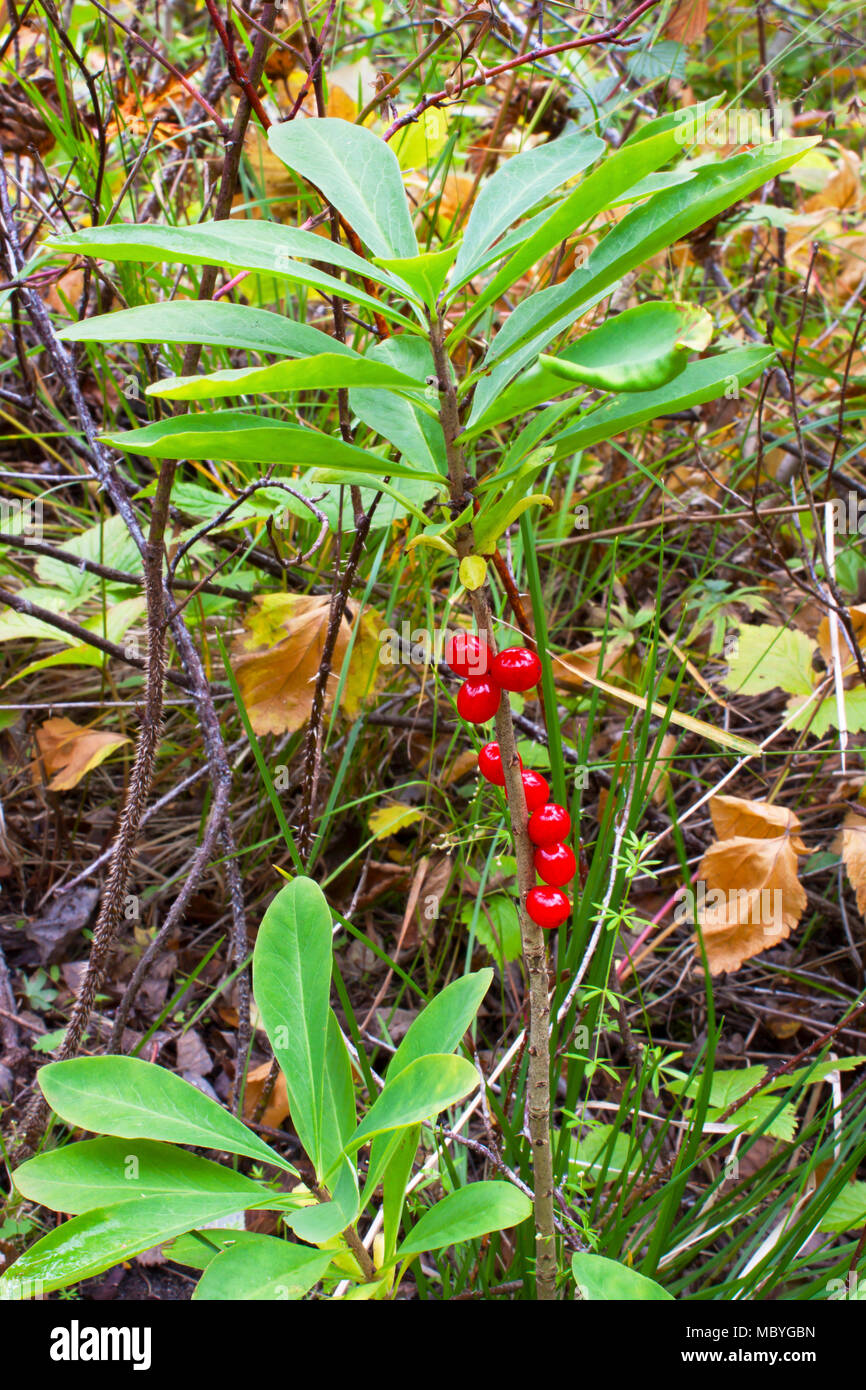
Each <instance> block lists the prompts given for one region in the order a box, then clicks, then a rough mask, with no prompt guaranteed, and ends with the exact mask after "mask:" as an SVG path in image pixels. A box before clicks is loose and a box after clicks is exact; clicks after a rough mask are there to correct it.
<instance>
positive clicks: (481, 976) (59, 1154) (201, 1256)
mask: <svg viewBox="0 0 866 1390" xmlns="http://www.w3.org/2000/svg"><path fill="white" fill-rule="evenodd" d="M331 933H332V921H331V914H330V911H329V909H328V906H327V903H326V901H325V898H324V895H323V894H322V892H321V890H320V889H319V888H318V887H317V885H316V884H315V883H313V882H312V881H311V880H310V879H307V878H303V877H299V878H296V879H293V880H292V881H291V882H290V883H288V884H287V885H286V887H285V888H283V889H282V890H281V891H280V893H279V894H278V895H277V897H276V898H275V899H274V901H273V903H272V904H271V906H270V907H269V908H268V911H267V912H266V914H265V917H264V919H263V921H262V924H261V927H260V929H259V934H258V938H257V941H256V948H255V955H254V959H253V976H254V987H255V995H256V1001H257V1004H258V1007H259V1010H260V1012H261V1016H262V1019H263V1021H264V1023H265V1026H266V1028H267V1031H268V1036H269V1038H270V1041H271V1044H272V1046H273V1049H274V1055H275V1056H276V1058H277V1059H278V1061H279V1064H280V1067H281V1068H282V1070H283V1073H284V1075H285V1078H286V1085H287V1088H288V1094H289V1101H290V1105H291V1115H292V1123H293V1125H294V1128H295V1132H296V1133H297V1135H298V1138H299V1139H300V1141H301V1143H302V1145H303V1148H304V1151H305V1153H306V1155H307V1158H308V1159H309V1161H310V1164H311V1165H312V1168H313V1171H314V1173H315V1180H314V1182H312V1183H302V1182H300V1181H297V1182H296V1183H295V1185H294V1186H293V1187H292V1189H291V1190H290V1191H287V1192H286V1191H281V1190H279V1189H278V1188H275V1187H274V1186H272V1185H269V1184H268V1182H267V1181H265V1180H263V1179H262V1178H260V1177H255V1176H247V1175H246V1174H245V1173H242V1172H240V1171H239V1169H238V1168H237V1167H228V1166H226V1165H224V1164H221V1163H217V1162H215V1161H214V1160H212V1159H209V1158H203V1157H201V1156H199V1155H198V1154H195V1153H191V1152H189V1151H188V1149H187V1148H181V1147H178V1146H179V1145H189V1146H192V1147H195V1148H204V1149H215V1150H219V1151H221V1152H224V1153H229V1154H234V1155H236V1156H237V1157H238V1158H244V1159H248V1160H252V1161H253V1162H254V1163H255V1164H256V1165H266V1166H267V1168H268V1169H269V1170H274V1169H275V1170H277V1172H278V1173H280V1174H282V1175H283V1177H285V1176H286V1175H288V1176H289V1177H291V1178H294V1179H297V1178H298V1173H297V1170H296V1169H295V1167H294V1166H293V1165H292V1164H291V1163H289V1162H288V1161H287V1160H286V1159H285V1158H283V1157H282V1156H281V1155H280V1154H278V1153H277V1152H276V1151H275V1150H274V1149H272V1148H270V1147H269V1145H267V1144H266V1143H265V1142H264V1141H263V1140H262V1139H261V1138H259V1137H258V1135H256V1134H255V1132H254V1131H253V1130H251V1129H250V1128H248V1127H247V1126H246V1125H244V1124H243V1123H242V1122H241V1121H240V1120H239V1119H236V1118H235V1117H234V1116H233V1115H231V1114H229V1113H228V1112H226V1111H224V1110H223V1109H222V1108H221V1107H220V1106H219V1105H218V1104H217V1103H216V1102H215V1101H213V1100H211V1099H210V1098H209V1097H207V1096H205V1095H203V1094H202V1093H201V1092H200V1091H198V1090H197V1089H196V1088H195V1087H194V1086H192V1085H190V1084H189V1083H188V1082H186V1081H183V1080H182V1079H181V1078H180V1077H178V1076H175V1075H174V1074H173V1073H172V1072H170V1071H167V1070H165V1069H164V1068H162V1067H159V1066H155V1065H153V1064H151V1063H149V1062H144V1061H140V1060H138V1059H137V1058H134V1057H120V1056H109V1057H81V1058H75V1059H73V1060H70V1061H67V1062H52V1063H49V1064H48V1065H47V1066H45V1067H43V1068H42V1069H41V1071H40V1072H39V1083H40V1085H41V1087H42V1090H43V1093H44V1095H45V1097H46V1099H47V1100H48V1102H49V1103H50V1105H51V1106H52V1108H53V1109H54V1111H55V1113H56V1114H57V1115H58V1117H59V1118H60V1119H62V1120H64V1121H65V1122H66V1123H67V1124H69V1125H71V1126H75V1127H77V1128H81V1129H85V1130H89V1131H91V1132H92V1133H94V1134H97V1135H100V1136H101V1137H100V1138H96V1139H86V1140H83V1141H81V1142H78V1143H72V1144H67V1145H65V1146H64V1147H62V1148H59V1149H54V1150H50V1151H48V1152H45V1153H41V1154H39V1155H37V1156H36V1157H35V1158H32V1159H30V1160H29V1161H28V1162H26V1163H24V1164H22V1165H21V1166H20V1167H19V1168H17V1169H16V1171H15V1174H14V1179H15V1186H16V1188H17V1189H18V1192H19V1193H20V1194H21V1196H22V1197H25V1198H27V1199H28V1200H30V1201H34V1202H39V1203H40V1204H41V1205H42V1206H45V1207H48V1208H50V1209H51V1210H53V1211H60V1212H67V1213H69V1212H71V1213H72V1214H73V1215H72V1220H70V1221H67V1222H65V1223H63V1224H62V1225H60V1226H58V1227H57V1228H56V1229H55V1230H53V1231H51V1232H50V1234H48V1235H46V1236H44V1237H43V1238H42V1239H41V1240H39V1241H37V1243H36V1244H35V1245H34V1246H32V1247H31V1248H30V1249H29V1250H28V1251H27V1252H26V1253H25V1254H24V1255H22V1256H21V1257H20V1258H19V1259H18V1260H17V1261H16V1262H15V1264H14V1265H13V1266H12V1267H11V1268H10V1269H9V1270H8V1272H7V1273H6V1274H5V1275H4V1276H3V1278H2V1279H0V1297H3V1296H4V1295H5V1296H9V1297H14V1296H15V1290H16V1288H22V1289H24V1288H39V1289H41V1291H42V1292H44V1293H48V1292H50V1291H51V1290H53V1289H62V1288H66V1287H68V1286H69V1285H72V1284H76V1283H78V1282H79V1281H80V1280H82V1279H86V1278H89V1277H90V1276H92V1275H95V1274H99V1273H100V1272H101V1271H103V1270H105V1269H108V1268H110V1267H111V1266H112V1265H115V1264H118V1263H119V1262H121V1261H122V1260H126V1259H130V1258H132V1257H133V1256H135V1255H137V1254H140V1253H141V1252H142V1251H144V1250H148V1249H150V1248H152V1247H153V1246H155V1245H160V1244H163V1243H164V1242H167V1241H174V1242H175V1244H174V1245H173V1246H172V1255H173V1257H174V1258H176V1259H178V1260H180V1261H181V1262H183V1263H187V1264H190V1265H192V1266H193V1267H198V1268H200V1269H202V1270H203V1271H204V1272H203V1275H202V1278H201V1280H200V1281H199V1284H198V1286H197V1289H196V1292H195V1295H194V1297H196V1298H200V1299H297V1298H301V1297H302V1296H303V1295H304V1294H305V1293H306V1292H307V1291H308V1290H309V1289H310V1288H312V1287H313V1285H315V1284H317V1283H319V1282H320V1281H322V1280H326V1279H328V1278H332V1279H336V1278H337V1277H340V1278H343V1279H345V1280H348V1282H349V1292H348V1294H347V1296H348V1297H364V1298H387V1297H389V1296H390V1295H392V1294H393V1292H394V1291H395V1290H396V1288H397V1286H398V1285H399V1283H400V1280H401V1278H402V1277H403V1274H404V1273H405V1271H406V1270H407V1269H408V1268H409V1266H410V1265H411V1264H412V1262H413V1260H414V1259H415V1258H416V1257H417V1256H418V1255H419V1254H421V1253H422V1252H424V1251H427V1250H438V1249H442V1248H443V1247H446V1246H451V1245H454V1244H457V1243H461V1242H465V1241H471V1240H475V1239H477V1238H478V1237H480V1236H483V1235H486V1234H488V1233H489V1232H491V1231H498V1230H502V1229H506V1228H509V1227H512V1226H516V1225H518V1224H519V1223H520V1222H522V1221H525V1220H526V1219H527V1217H528V1216H530V1215H531V1211H532V1204H531V1202H530V1200H529V1198H528V1197H527V1196H525V1194H524V1193H523V1192H522V1191H520V1190H519V1189H518V1188H517V1187H515V1186H514V1185H513V1184H512V1183H510V1182H507V1181H493V1182H473V1183H471V1184H470V1185H468V1186H465V1187H455V1188H454V1190H452V1191H451V1192H449V1193H448V1194H447V1195H446V1196H445V1197H443V1198H442V1199H441V1200H440V1201H438V1202H436V1203H434V1204H433V1205H431V1206H427V1207H423V1208H421V1209H420V1211H419V1212H416V1213H415V1214H414V1215H413V1217H412V1218H411V1219H410V1218H409V1217H408V1215H407V1214H406V1189H407V1183H408V1180H409V1178H410V1176H411V1173H412V1166H413V1162H414V1160H415V1155H416V1151H417V1149H418V1144H419V1140H420V1134H421V1126H422V1124H424V1123H425V1122H426V1121H430V1120H433V1119H435V1117H436V1116H437V1115H438V1114H439V1113H440V1112H441V1111H442V1110H444V1109H446V1108H447V1107H448V1106H451V1105H454V1104H456V1102H458V1101H460V1100H462V1099H463V1098H464V1097H466V1096H467V1095H469V1093H470V1092H471V1091H474V1090H475V1088H476V1087H477V1085H478V1073H477V1072H476V1070H475V1068H474V1066H473V1065H472V1063H471V1062H469V1061H467V1060H466V1059H465V1058H463V1057H460V1056H456V1055H454V1054H455V1049H456V1048H457V1047H459V1044H460V1040H461V1038H462V1037H463V1034H464V1033H465V1032H466V1029H467V1028H468V1027H469V1025H470V1024H471V1023H472V1021H473V1020H474V1018H475V1015H476V1013H477V1010H478V1006H479V1004H480V1003H481V1000H482V999H483V997H484V995H485V994H486V992H487V989H488V988H489V985H490V982H491V979H492V976H493V972H492V971H491V970H480V971H478V972H477V973H475V974H470V975H465V976H463V977H462V978H461V979H458V980H455V981H454V982H453V983H452V984H450V985H449V986H448V987H447V988H446V989H444V990H442V992H441V993H440V994H438V995H437V996H436V997H435V998H434V999H433V1000H432V1001H431V1002H430V1003H429V1004H428V1005H427V1007H426V1008H425V1009H424V1010H423V1011H422V1012H421V1013H420V1014H419V1015H418V1016H417V1018H416V1019H415V1020H414V1022H413V1023H412V1025H411V1027H410V1028H409V1030H408V1032H407V1033H406V1036H405V1037H404V1038H403V1041H402V1042H401V1043H400V1046H399V1047H398V1048H397V1051H396V1052H395V1054H394V1056H393V1057H392V1058H391V1062H390V1064H389V1067H388V1071H387V1074H386V1076H385V1080H384V1084H383V1085H382V1087H381V1090H380V1091H379V1092H378V1094H376V1095H371V1096H370V1097H369V1103H368V1105H367V1107H366V1109H365V1111H364V1113H363V1116H362V1118H361V1119H360V1121H359V1119H358V1109H357V1097H356V1086H355V1077H354V1074H353V1064H352V1057H351V1054H350V1051H349V1048H348V1046H347V1044H346V1042H345V1040H344V1038H343V1034H342V1032H341V1030H340V1026H339V1024H338V1022H337V1018H336V1015H335V1014H334V1012H333V1010H332V1008H331V1005H330V990H331V963H332V956H331ZM367 1145H369V1159H368V1162H367V1164H366V1170H365V1171H364V1172H363V1173H362V1172H361V1170H360V1169H359V1163H358V1155H359V1151H360V1150H361V1149H362V1148H365V1147H366V1146H367ZM380 1187H381V1192H382V1195H381V1198H380V1197H379V1195H378V1194H379V1190H380ZM374 1201H380V1203H381V1211H382V1239H381V1241H380V1243H379V1244H378V1246H377V1248H376V1251H375V1258H374V1257H373V1256H371V1255H370V1254H369V1253H368V1252H367V1251H366V1249H365V1247H364V1245H363V1243H362V1242H361V1240H360V1238H359V1236H358V1234H357V1229H356V1223H357V1221H358V1218H359V1216H360V1215H361V1214H362V1212H364V1211H365V1210H366V1209H367V1208H368V1207H369V1206H370V1204H371V1203H372V1202H374ZM253 1209H267V1210H270V1211H277V1212H279V1213H280V1216H281V1219H282V1223H283V1225H284V1226H285V1227H286V1228H287V1229H288V1230H289V1231H291V1232H292V1233H293V1235H294V1237H295V1238H294V1239H283V1238H281V1237H278V1236H264V1235H256V1234H253V1233H251V1232H250V1233H248V1232H246V1231H235V1230H226V1229H211V1227H213V1226H214V1223H218V1222H221V1221H224V1220H225V1218H227V1217H232V1216H236V1215H237V1214H238V1213H240V1212H244V1211H249V1210H253ZM179 1237H183V1239H178V1238H179Z"/></svg>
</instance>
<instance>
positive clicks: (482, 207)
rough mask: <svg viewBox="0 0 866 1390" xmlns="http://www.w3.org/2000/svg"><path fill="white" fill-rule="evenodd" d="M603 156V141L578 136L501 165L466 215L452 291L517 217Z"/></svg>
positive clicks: (566, 137)
mask: <svg viewBox="0 0 866 1390" xmlns="http://www.w3.org/2000/svg"><path fill="white" fill-rule="evenodd" d="M603 152H604V141H602V140H599V139H598V137H597V136H595V135H589V134H587V133H585V132H584V131H578V132H576V133H569V134H567V135H560V137H559V139H558V140H551V141H549V142H548V143H547V144H545V145H538V146H536V148H535V149H532V150H524V151H522V152H521V153H520V154H516V155H513V156H512V157H511V159H508V160H506V161H505V163H504V164H502V165H500V167H499V168H498V169H497V170H496V173H495V174H493V176H492V177H491V178H489V179H488V180H487V182H486V183H485V184H484V186H483V188H482V189H481V192H480V193H479V195H478V197H477V198H476V200H475V203H474V205H473V208H472V212H471V213H470V215H469V220H468V222H467V224H466V231H465V232H464V234H463V243H462V245H461V247H460V254H459V255H458V257H457V264H456V266H455V267H454V274H453V276H452V277H451V285H450V292H451V293H453V292H455V291H456V290H458V289H459V288H460V286H461V285H463V284H465V283H466V281H467V280H469V279H471V278H472V276H473V275H474V274H476V272H477V271H478V270H480V269H481V268H482V267H483V266H484V265H486V264H488V262H489V261H490V260H492V259H494V258H495V257H496V255H497V247H496V245H495V243H496V241H497V239H498V238H499V237H500V236H501V235H502V233H503V232H504V231H506V229H507V228H508V227H510V226H511V224H512V223H513V222H516V221H517V219H518V217H523V216H524V214H525V213H527V212H528V211H529V210H530V208H533V207H535V205H536V203H539V202H541V200H542V198H546V197H547V196H548V195H549V194H550V193H552V192H553V190H554V189H555V188H558V187H559V186H560V184H563V183H565V182H566V181H567V180H568V179H573V178H575V176H576V175H577V174H580V173H582V172H583V170H584V169H585V168H586V167H587V166H588V165H589V164H592V162H593V160H595V159H597V158H598V157H599V155H600V154H603ZM499 251H500V253H501V248H499ZM395 269H396V267H395ZM398 273H399V272H398Z"/></svg>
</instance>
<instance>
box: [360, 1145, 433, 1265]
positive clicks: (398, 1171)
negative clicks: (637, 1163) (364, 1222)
mask: <svg viewBox="0 0 866 1390" xmlns="http://www.w3.org/2000/svg"><path fill="white" fill-rule="evenodd" d="M420 1138H421V1126H420V1125H410V1126H409V1128H408V1129H401V1130H398V1131H397V1133H396V1134H393V1135H384V1136H383V1137H382V1138H381V1139H376V1140H374V1141H373V1150H372V1152H371V1157H370V1168H371V1170H372V1167H373V1157H372V1155H373V1153H375V1151H376V1145H377V1144H383V1145H387V1148H388V1157H387V1162H386V1163H385V1165H384V1172H383V1173H382V1225H383V1232H384V1236H385V1251H384V1260H383V1263H385V1264H389V1263H390V1262H391V1258H392V1256H393V1254H394V1251H395V1250H396V1249H397V1239H398V1237H399V1235H400V1219H401V1217H402V1215H403V1207H404V1205H405V1203H406V1188H407V1186H408V1184H409V1179H410V1178H411V1176H412V1165H413V1164H414V1162H415V1154H416V1152H417V1150H418V1141H419V1139H420ZM374 1186H375V1184H374ZM368 1191H369V1192H370V1193H371V1195H372V1190H371V1186H370V1183H369V1182H368V1183H367V1187H366V1189H365V1196H366V1193H367V1192H368Z"/></svg>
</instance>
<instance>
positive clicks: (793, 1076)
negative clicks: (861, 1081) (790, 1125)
mask: <svg viewBox="0 0 866 1390" xmlns="http://www.w3.org/2000/svg"><path fill="white" fill-rule="evenodd" d="M864 1062H866V1057H837V1058H836V1059H835V1061H829V1062H819V1063H818V1065H817V1066H811V1067H798V1069H797V1070H796V1071H792V1072H790V1073H789V1074H788V1075H787V1076H779V1077H771V1078H770V1080H769V1081H768V1082H767V1084H766V1086H765V1087H764V1089H765V1090H766V1091H785V1090H787V1089H788V1088H789V1087H790V1086H814V1085H815V1084H816V1082H819V1081H825V1080H826V1079H827V1077H828V1076H833V1074H834V1073H835V1072H839V1071H854V1070H855V1068H856V1067H862V1066H863V1063H864Z"/></svg>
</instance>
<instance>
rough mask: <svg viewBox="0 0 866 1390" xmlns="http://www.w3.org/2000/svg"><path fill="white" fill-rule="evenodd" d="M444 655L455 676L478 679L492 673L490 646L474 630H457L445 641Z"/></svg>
mask: <svg viewBox="0 0 866 1390" xmlns="http://www.w3.org/2000/svg"><path fill="white" fill-rule="evenodd" d="M442 655H443V656H444V658H445V660H446V661H447V662H448V665H449V666H450V667H451V670H452V671H453V672H454V674H455V676H464V677H466V676H469V677H471V678H472V679H477V678H478V677H479V676H487V675H489V674H490V648H489V647H488V645H487V643H486V642H482V640H481V638H480V637H477V636H476V635H475V633H474V632H455V633H454V634H453V636H451V637H449V638H448V640H447V642H446V643H445V646H444V648H443V651H442Z"/></svg>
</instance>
